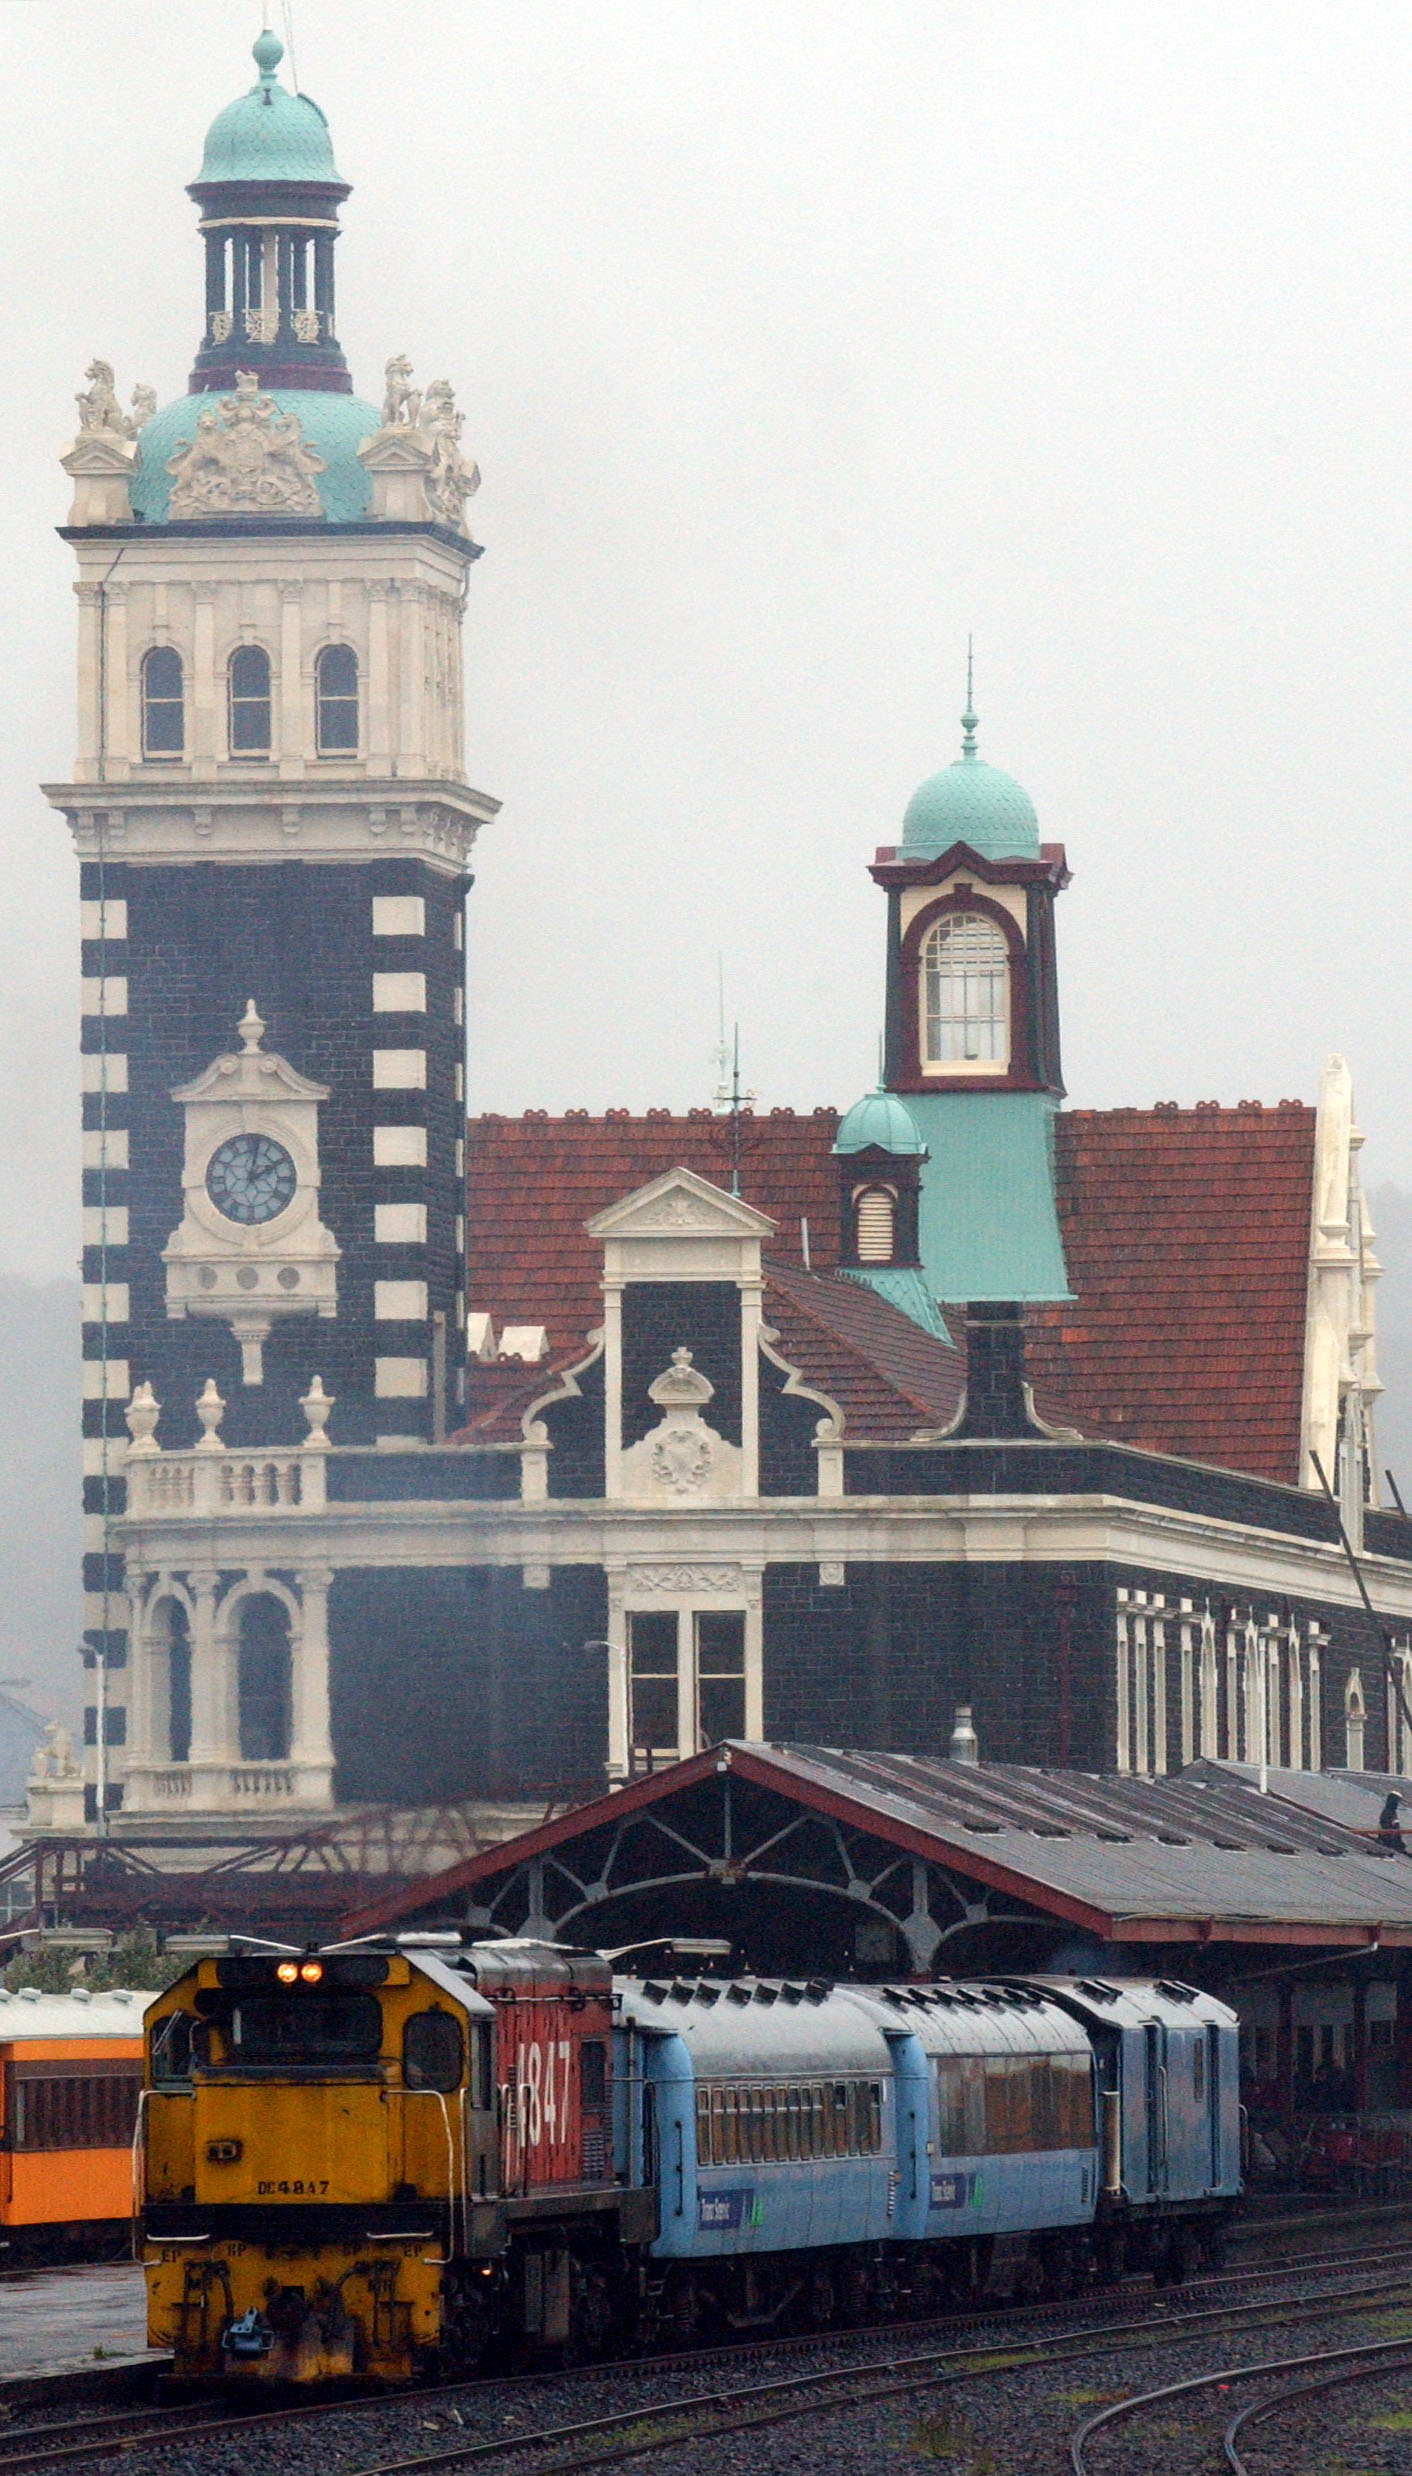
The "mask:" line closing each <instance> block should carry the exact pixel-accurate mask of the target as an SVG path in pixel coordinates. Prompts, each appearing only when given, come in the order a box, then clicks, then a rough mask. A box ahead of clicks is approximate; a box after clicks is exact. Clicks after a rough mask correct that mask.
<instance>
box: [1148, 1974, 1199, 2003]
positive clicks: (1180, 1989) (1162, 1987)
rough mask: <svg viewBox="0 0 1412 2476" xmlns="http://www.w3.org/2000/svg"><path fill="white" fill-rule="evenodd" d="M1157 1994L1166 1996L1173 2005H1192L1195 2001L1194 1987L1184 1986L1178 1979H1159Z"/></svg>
mask: <svg viewBox="0 0 1412 2476" xmlns="http://www.w3.org/2000/svg"><path fill="white" fill-rule="evenodd" d="M1157 1992H1158V1993H1159V1995H1166V1996H1167V1997H1168V1998H1169V2000H1170V2001H1171V2002H1173V2003H1194V2002H1195V2001H1196V1989H1195V1987H1194V1986H1184V1985H1183V1984H1182V1982H1181V1979H1180V1978H1179V1977H1159V1978H1158V1980H1157Z"/></svg>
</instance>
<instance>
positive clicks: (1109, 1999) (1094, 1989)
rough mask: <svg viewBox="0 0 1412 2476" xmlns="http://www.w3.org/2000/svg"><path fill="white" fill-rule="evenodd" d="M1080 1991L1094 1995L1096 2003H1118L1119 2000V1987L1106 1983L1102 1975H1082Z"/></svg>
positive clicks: (1083, 1993) (1082, 1993)
mask: <svg viewBox="0 0 1412 2476" xmlns="http://www.w3.org/2000/svg"><path fill="white" fill-rule="evenodd" d="M1079 1993H1080V1994H1081V1995H1092V1997H1093V1999H1094V2001H1095V2003H1116V2002H1117V2000H1118V1989H1117V1987H1116V1986H1108V1985H1105V1983H1104V1981H1103V1979H1102V1978H1101V1977H1081V1978H1080V1979H1079Z"/></svg>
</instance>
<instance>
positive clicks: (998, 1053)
mask: <svg viewBox="0 0 1412 2476" xmlns="http://www.w3.org/2000/svg"><path fill="white" fill-rule="evenodd" d="M922 1057H923V1062H924V1063H925V1064H926V1065H928V1066H951V1065H959V1064H975V1063H977V1062H978V1061H981V1060H984V1061H985V1062H986V1063H988V1064H991V1065H995V1066H1008V1065H1009V1063H1010V949H1009V947H1008V946H1007V945H1006V942H1005V936H1004V932H1003V930H1002V929H1000V928H999V927H998V925H997V924H996V922H995V921H994V920H987V919H986V918H985V917H984V916H983V914H982V913H980V912H974V911H958V912H952V913H950V914H949V915H948V916H947V917H946V918H945V919H943V920H938V922H937V924H936V926H935V928H933V929H930V930H929V931H928V932H927V936H926V938H925V939H924V941H923V945H922Z"/></svg>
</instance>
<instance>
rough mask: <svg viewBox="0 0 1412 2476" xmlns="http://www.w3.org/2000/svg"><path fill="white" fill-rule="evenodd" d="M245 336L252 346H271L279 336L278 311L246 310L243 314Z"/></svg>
mask: <svg viewBox="0 0 1412 2476" xmlns="http://www.w3.org/2000/svg"><path fill="white" fill-rule="evenodd" d="M245 334H246V338H247V341H248V342H250V343H252V344H273V342H274V340H275V338H276V336H277V335H278V334H279V311H278V310H277V309H248V310H247V311H246V313H245Z"/></svg>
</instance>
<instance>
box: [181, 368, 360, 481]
mask: <svg viewBox="0 0 1412 2476" xmlns="http://www.w3.org/2000/svg"><path fill="white" fill-rule="evenodd" d="M325 470H326V467H325V464H324V460H323V457H322V456H320V455H318V454H316V453H315V451H314V449H313V448H312V447H309V446H306V445H305V443H304V440H303V437H302V435H301V433H300V427H299V418H298V415H297V414H295V413H282V412H281V411H280V409H279V406H278V405H277V404H276V402H275V400H274V398H273V396H268V395H261V393H260V382H259V380H258V378H257V377H256V376H255V374H254V372H253V371H251V370H238V371H237V372H236V379H235V393H234V395H228V396H222V398H221V401H220V408H219V411H212V410H210V409H209V408H208V409H206V410H203V411H202V412H201V413H199V414H198V415H197V420H196V436H195V437H194V438H193V439H191V440H189V441H186V442H184V443H183V444H182V446H180V447H179V448H178V449H177V452H176V454H175V455H174V456H170V457H169V458H168V460H167V471H168V472H169V473H170V474H171V476H172V495H171V513H172V515H173V516H178V517H180V516H240V515H245V516H254V515H260V516H263V515H281V516H319V515H322V513H323V503H322V501H321V499H320V497H319V493H318V490H317V488H316V487H315V481H314V476H315V475H316V474H317V473H322V472H324V471H325Z"/></svg>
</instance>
